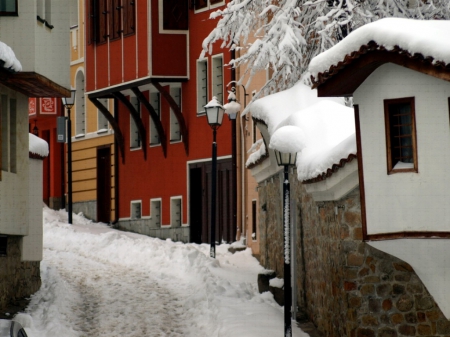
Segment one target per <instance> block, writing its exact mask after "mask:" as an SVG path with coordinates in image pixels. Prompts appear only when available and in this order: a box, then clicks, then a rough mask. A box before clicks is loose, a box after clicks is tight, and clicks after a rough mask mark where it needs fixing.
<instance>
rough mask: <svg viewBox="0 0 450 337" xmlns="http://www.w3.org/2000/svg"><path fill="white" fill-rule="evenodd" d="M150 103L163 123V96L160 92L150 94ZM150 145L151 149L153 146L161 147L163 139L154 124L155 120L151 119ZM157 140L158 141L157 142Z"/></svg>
mask: <svg viewBox="0 0 450 337" xmlns="http://www.w3.org/2000/svg"><path fill="white" fill-rule="evenodd" d="M149 103H150V105H151V106H152V107H153V109H154V110H155V112H156V114H157V115H158V118H159V120H160V121H161V94H160V93H159V92H157V91H156V92H151V91H150V93H149ZM149 130H150V132H149V144H150V147H153V146H161V139H160V138H159V134H158V130H157V129H156V125H155V123H154V122H153V119H152V118H151V117H149ZM155 139H157V141H155Z"/></svg>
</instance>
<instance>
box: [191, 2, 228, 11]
mask: <svg viewBox="0 0 450 337" xmlns="http://www.w3.org/2000/svg"><path fill="white" fill-rule="evenodd" d="M223 4H224V1H223V0H197V1H195V7H194V8H195V10H205V9H208V8H209V6H211V7H217V6H220V5H223Z"/></svg>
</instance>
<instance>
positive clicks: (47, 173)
mask: <svg viewBox="0 0 450 337" xmlns="http://www.w3.org/2000/svg"><path fill="white" fill-rule="evenodd" d="M63 115H64V113H63V109H62V104H61V98H56V97H51V98H50V97H45V98H44V97H41V98H29V99H28V120H29V132H30V133H34V134H35V135H36V136H38V137H40V138H42V139H44V140H45V141H46V142H47V143H48V146H49V155H48V157H46V158H44V160H43V201H44V202H45V203H46V204H47V205H48V206H49V207H51V208H53V209H60V208H62V207H64V201H65V200H64V144H63V143H58V142H57V135H56V117H58V116H63Z"/></svg>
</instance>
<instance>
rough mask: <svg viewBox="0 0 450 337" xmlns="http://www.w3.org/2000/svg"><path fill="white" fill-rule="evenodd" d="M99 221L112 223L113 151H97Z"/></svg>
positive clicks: (101, 149)
mask: <svg viewBox="0 0 450 337" xmlns="http://www.w3.org/2000/svg"><path fill="white" fill-rule="evenodd" d="M97 221H98V222H104V223H109V222H111V149H110V147H102V148H98V149H97Z"/></svg>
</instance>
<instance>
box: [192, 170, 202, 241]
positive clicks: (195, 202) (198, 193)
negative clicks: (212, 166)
mask: <svg viewBox="0 0 450 337" xmlns="http://www.w3.org/2000/svg"><path fill="white" fill-rule="evenodd" d="M189 182H190V188H189V200H190V203H189V214H190V231H191V235H190V236H191V242H193V243H202V242H205V241H203V240H202V224H203V219H202V214H203V184H202V168H201V167H197V168H191V169H190V170H189Z"/></svg>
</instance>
